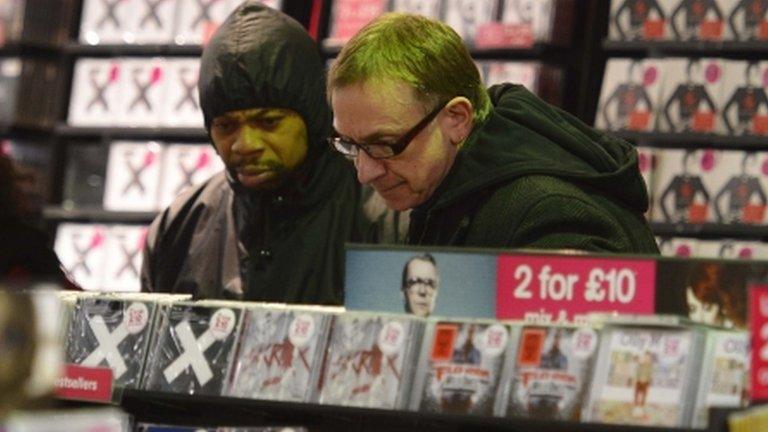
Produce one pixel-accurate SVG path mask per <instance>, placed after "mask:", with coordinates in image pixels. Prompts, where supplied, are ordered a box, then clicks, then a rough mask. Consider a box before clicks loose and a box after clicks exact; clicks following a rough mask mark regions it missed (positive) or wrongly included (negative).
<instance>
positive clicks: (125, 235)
mask: <svg viewBox="0 0 768 432" xmlns="http://www.w3.org/2000/svg"><path fill="white" fill-rule="evenodd" d="M147 228H148V227H146V226H142V225H112V226H110V227H109V230H108V232H107V239H106V256H107V259H106V260H105V268H104V281H103V283H102V285H103V287H104V290H105V291H114V292H139V291H141V279H140V273H141V261H142V251H143V250H144V244H145V242H146V238H147Z"/></svg>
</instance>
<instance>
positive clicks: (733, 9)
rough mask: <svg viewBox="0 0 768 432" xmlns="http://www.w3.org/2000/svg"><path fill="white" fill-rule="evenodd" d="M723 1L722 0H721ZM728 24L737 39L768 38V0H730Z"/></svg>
mask: <svg viewBox="0 0 768 432" xmlns="http://www.w3.org/2000/svg"><path fill="white" fill-rule="evenodd" d="M721 1H722V0H721ZM725 3H726V5H730V7H729V8H727V9H726V10H727V13H728V26H729V28H730V31H731V36H732V38H733V39H734V40H737V41H766V40H768V16H767V15H766V14H768V1H766V0H728V1H726V2H725Z"/></svg>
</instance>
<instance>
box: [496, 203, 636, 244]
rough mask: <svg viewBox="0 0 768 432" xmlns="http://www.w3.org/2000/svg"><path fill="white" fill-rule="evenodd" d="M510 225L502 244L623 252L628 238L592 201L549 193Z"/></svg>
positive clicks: (620, 227)
mask: <svg viewBox="0 0 768 432" xmlns="http://www.w3.org/2000/svg"><path fill="white" fill-rule="evenodd" d="M519 220H520V223H519V224H518V225H517V226H514V227H511V229H510V233H509V237H508V238H507V241H506V246H508V247H517V248H521V247H522V248H534V249H576V250H581V251H589V252H627V251H628V250H631V249H632V241H631V239H630V238H629V237H628V236H627V234H626V233H625V232H624V229H623V228H622V226H621V225H620V224H619V223H618V221H615V220H614V219H613V218H611V217H609V216H608V215H606V212H605V211H604V210H602V209H600V208H598V207H596V206H595V205H594V204H592V203H589V202H586V201H582V200H580V199H578V198H574V197H572V196H568V195H550V196H547V197H545V198H543V199H541V200H539V201H537V202H535V203H533V204H532V205H531V206H529V207H528V209H527V211H526V212H525V213H524V214H523V215H522V217H521V218H520V219H519Z"/></svg>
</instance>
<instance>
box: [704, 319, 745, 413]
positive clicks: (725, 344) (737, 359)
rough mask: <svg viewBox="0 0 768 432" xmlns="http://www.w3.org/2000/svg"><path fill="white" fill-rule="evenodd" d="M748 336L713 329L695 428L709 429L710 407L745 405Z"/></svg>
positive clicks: (707, 350) (707, 342)
mask: <svg viewBox="0 0 768 432" xmlns="http://www.w3.org/2000/svg"><path fill="white" fill-rule="evenodd" d="M748 359H749V333H747V332H744V331H730V330H720V329H715V328H710V329H708V330H707V341H706V349H705V352H704V361H703V365H702V368H701V373H700V374H699V375H700V376H701V377H702V380H701V383H700V384H699V390H698V395H697V397H696V410H695V413H694V417H693V425H692V426H693V427H695V428H706V427H707V423H708V414H709V413H708V410H709V408H710V407H720V408H738V407H740V406H742V404H743V403H744V402H745V397H744V396H745V395H744V391H745V388H744V387H745V386H744V384H745V381H746V380H745V376H747V374H748V365H747V362H748Z"/></svg>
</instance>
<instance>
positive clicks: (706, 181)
mask: <svg viewBox="0 0 768 432" xmlns="http://www.w3.org/2000/svg"><path fill="white" fill-rule="evenodd" d="M658 154H659V168H658V170H657V171H656V173H655V176H654V177H655V180H654V191H653V194H652V195H653V198H654V202H653V218H652V219H653V220H654V221H657V222H665V223H681V222H682V223H691V224H700V223H705V222H714V221H715V215H714V212H713V211H712V201H713V199H714V198H715V194H716V191H715V190H716V184H715V182H714V181H713V173H715V172H717V171H718V167H719V166H720V163H721V161H722V154H723V152H722V151H720V150H711V149H701V150H692V149H687V150H679V149H664V150H659V152H658Z"/></svg>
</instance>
